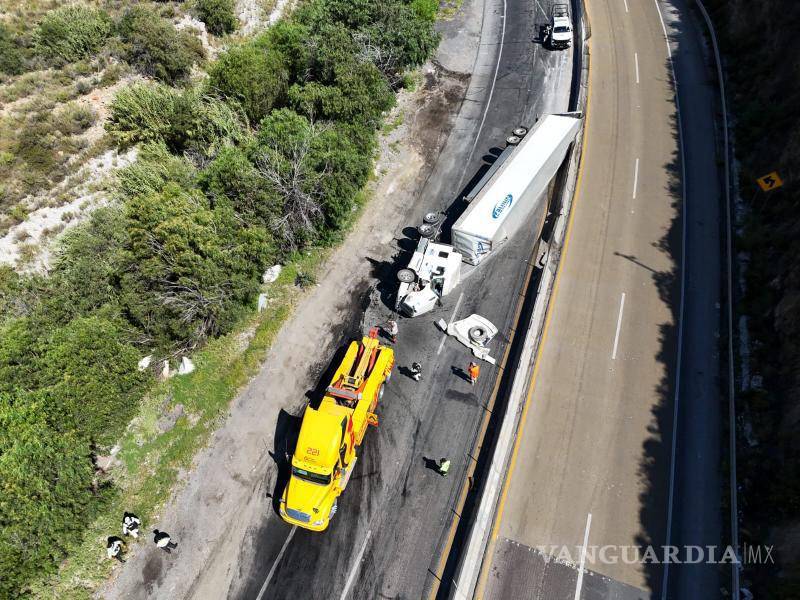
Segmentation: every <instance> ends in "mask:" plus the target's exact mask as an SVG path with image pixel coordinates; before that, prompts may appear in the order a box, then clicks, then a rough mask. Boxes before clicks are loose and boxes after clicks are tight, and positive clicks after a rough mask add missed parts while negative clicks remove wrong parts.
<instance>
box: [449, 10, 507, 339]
mask: <svg viewBox="0 0 800 600" xmlns="http://www.w3.org/2000/svg"><path fill="white" fill-rule="evenodd" d="M507 13H508V0H503V14H502V15H500V19H501V20H502V21H503V28H502V29H501V30H500V47H499V49H498V50H497V62H496V63H495V65H494V75H493V76H492V87H491V88H489V98H488V99H487V100H486V107H485V108H484V109H483V117H481V124H480V125H479V126H478V132H477V133H476V134H475V141H474V142H473V143H472V149H471V150H470V151H469V157H467V161H466V162H465V163H464V170H463V172H462V173H461V180H460V181H459V182H458V189H461V188H462V187H463V185H462V184H463V183H464V176H465V175H466V174H467V168H468V167H469V163H470V162H471V161H472V155H473V154H475V148H476V147H477V146H478V139H479V138H480V137H481V131H483V125H484V123H486V115H487V114H489V107H490V106H491V105H492V96H493V95H494V86H495V84H496V83H497V73H498V72H499V71H500V59H501V58H502V57H503V43H504V42H505V39H506V14H507ZM437 354H438V352H437Z"/></svg>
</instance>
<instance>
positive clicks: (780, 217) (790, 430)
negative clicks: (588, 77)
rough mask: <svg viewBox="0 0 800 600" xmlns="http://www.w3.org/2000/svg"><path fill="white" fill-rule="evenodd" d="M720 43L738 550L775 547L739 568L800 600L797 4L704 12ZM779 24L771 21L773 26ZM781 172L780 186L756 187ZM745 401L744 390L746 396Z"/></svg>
mask: <svg viewBox="0 0 800 600" xmlns="http://www.w3.org/2000/svg"><path fill="white" fill-rule="evenodd" d="M706 3H707V4H708V5H709V6H710V7H713V8H714V10H713V14H712V17H713V19H714V21H715V23H716V25H717V28H718V33H720V34H721V37H722V39H721V40H720V43H721V45H722V51H723V54H724V61H725V63H726V67H727V69H726V70H727V77H728V84H729V91H730V95H731V100H732V104H733V106H732V108H733V111H734V116H735V119H736V123H735V134H736V153H737V159H738V160H739V161H740V165H739V166H740V170H739V184H740V188H741V197H742V201H743V203H744V206H743V209H744V212H743V214H742V215H741V216H740V219H741V222H740V229H739V233H738V237H737V239H736V246H737V249H738V250H739V251H740V252H742V253H743V254H741V255H740V256H741V257H742V258H743V259H744V260H743V262H742V263H740V264H742V266H743V268H744V273H743V275H744V282H745V292H744V295H743V297H742V298H741V299H740V303H739V305H738V307H737V309H738V312H739V314H741V315H744V316H745V317H746V318H747V333H748V334H749V350H750V355H749V357H747V356H745V357H744V358H745V361H746V363H747V365H746V366H747V367H749V375H748V376H747V380H746V381H742V382H740V389H739V390H737V392H740V393H739V395H738V411H739V412H738V416H739V419H740V422H739V426H740V429H741V431H740V436H739V437H740V441H739V445H738V448H739V459H738V464H737V466H738V482H739V489H740V491H739V509H740V514H741V531H740V542H741V543H745V544H749V545H752V546H757V545H759V544H767V545H775V550H774V552H773V557H774V559H775V560H776V564H763V565H747V566H746V567H745V570H744V573H743V586H744V587H747V588H749V589H750V591H751V592H752V593H753V594H754V596H755V597H756V598H797V597H800V552H798V541H800V502H798V498H800V445H798V443H797V439H798V434H797V423H798V420H800V402H799V401H798V400H799V399H800V343H799V342H798V340H800V262H798V260H797V257H798V255H800V215H799V214H798V211H797V206H798V204H800V191H799V190H798V186H797V177H798V173H800V122H798V106H800V77H798V62H797V57H798V56H800V39H798V37H797V32H798V31H799V30H800V5H798V4H797V3H796V2H793V1H791V0H765V1H764V2H759V3H753V2H745V1H744V0H733V1H728V2H723V1H722V0H712V1H710V2H706ZM776 16H777V17H778V18H776ZM771 171H777V172H778V173H779V175H780V176H781V177H782V178H783V180H784V182H785V183H784V187H782V188H780V189H777V190H775V191H772V192H769V193H765V192H762V191H760V190H759V188H758V187H757V185H756V179H757V178H758V177H761V176H763V175H766V174H767V173H770V172H771ZM742 390H743V391H742Z"/></svg>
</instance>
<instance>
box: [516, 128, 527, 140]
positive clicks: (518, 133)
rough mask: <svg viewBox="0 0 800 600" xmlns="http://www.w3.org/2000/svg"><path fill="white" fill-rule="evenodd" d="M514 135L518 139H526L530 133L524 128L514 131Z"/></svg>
mask: <svg viewBox="0 0 800 600" xmlns="http://www.w3.org/2000/svg"><path fill="white" fill-rule="evenodd" d="M513 133H514V135H515V136H517V137H518V138H523V137H525V134H527V133H528V130H527V129H525V128H524V127H517V128H516V129H515V130H514V131H513Z"/></svg>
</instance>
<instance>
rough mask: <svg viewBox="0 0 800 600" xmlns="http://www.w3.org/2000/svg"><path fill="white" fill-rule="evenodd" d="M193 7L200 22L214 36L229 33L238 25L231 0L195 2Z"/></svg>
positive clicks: (200, 0) (202, 0)
mask: <svg viewBox="0 0 800 600" xmlns="http://www.w3.org/2000/svg"><path fill="white" fill-rule="evenodd" d="M195 7H196V9H197V14H198V16H199V17H200V20H201V21H202V22H203V23H205V24H206V28H207V29H208V30H209V31H210V32H211V33H213V34H214V35H224V34H226V33H231V32H232V31H234V30H235V29H236V27H237V25H238V24H239V20H238V19H237V18H236V13H235V12H234V9H235V8H236V4H235V3H234V1H233V0H197V4H196V5H195Z"/></svg>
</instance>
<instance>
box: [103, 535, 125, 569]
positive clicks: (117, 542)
mask: <svg viewBox="0 0 800 600" xmlns="http://www.w3.org/2000/svg"><path fill="white" fill-rule="evenodd" d="M124 546H125V542H123V541H122V539H121V538H118V537H117V536H115V535H112V536H111V537H109V538H108V541H107V542H106V554H107V555H108V558H114V559H116V560H118V561H119V562H121V563H124V562H125V560H124V559H123V558H122V551H123V547H124Z"/></svg>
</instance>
